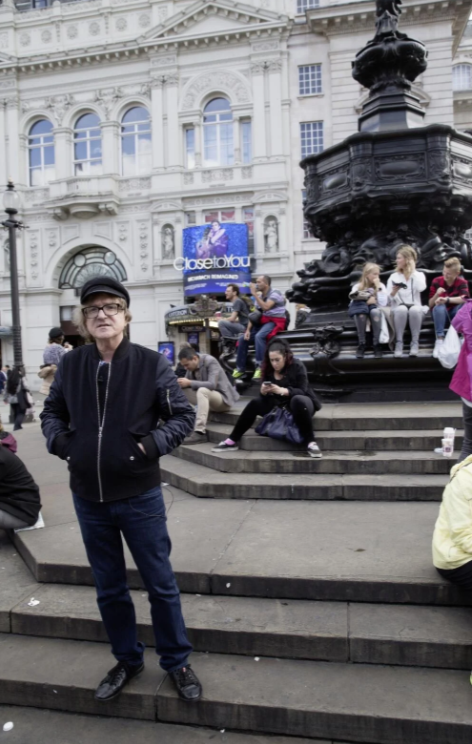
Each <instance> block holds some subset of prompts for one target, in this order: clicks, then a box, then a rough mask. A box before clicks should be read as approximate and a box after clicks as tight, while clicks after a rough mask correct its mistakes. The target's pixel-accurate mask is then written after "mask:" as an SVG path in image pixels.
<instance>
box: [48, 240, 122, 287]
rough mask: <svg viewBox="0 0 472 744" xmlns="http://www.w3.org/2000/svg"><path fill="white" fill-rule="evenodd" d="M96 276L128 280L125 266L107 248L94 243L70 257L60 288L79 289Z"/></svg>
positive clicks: (60, 280) (62, 274)
mask: <svg viewBox="0 0 472 744" xmlns="http://www.w3.org/2000/svg"><path fill="white" fill-rule="evenodd" d="M94 276H111V277H113V278H114V279H117V280H118V281H119V282H125V281H126V280H127V276H126V271H125V267H124V266H123V264H122V263H121V261H120V260H119V258H117V256H116V255H115V254H114V253H113V251H109V250H108V249H107V248H102V247H101V246H98V245H94V246H91V247H90V248H84V249H82V250H81V251H79V252H78V253H76V254H75V255H74V256H72V258H70V259H69V260H68V261H67V263H66V265H65V266H64V268H63V269H62V271H61V276H60V278H59V288H60V289H78V288H79V287H82V286H83V285H84V284H85V282H86V281H88V280H89V279H91V278H92V277H94Z"/></svg>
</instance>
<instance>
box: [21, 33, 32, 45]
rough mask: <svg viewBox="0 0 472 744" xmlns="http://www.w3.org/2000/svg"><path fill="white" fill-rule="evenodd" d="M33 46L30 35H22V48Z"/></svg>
mask: <svg viewBox="0 0 472 744" xmlns="http://www.w3.org/2000/svg"><path fill="white" fill-rule="evenodd" d="M30 44H31V36H30V35H29V34H20V46H24V47H25V46H29V45H30Z"/></svg>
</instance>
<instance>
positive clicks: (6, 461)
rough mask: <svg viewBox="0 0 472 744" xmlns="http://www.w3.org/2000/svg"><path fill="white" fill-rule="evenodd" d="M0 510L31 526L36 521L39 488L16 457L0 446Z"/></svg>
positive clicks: (39, 507) (39, 506)
mask: <svg viewBox="0 0 472 744" xmlns="http://www.w3.org/2000/svg"><path fill="white" fill-rule="evenodd" d="M0 509H1V510H2V511H4V512H7V514H11V515H12V516H13V517H17V518H18V519H22V520H23V521H24V522H26V524H28V525H33V524H35V522H37V521H38V514H39V510H40V509H41V501H40V497H39V488H38V486H37V485H36V483H35V482H34V480H33V478H32V476H31V475H30V473H28V471H27V470H26V467H25V465H24V464H23V463H22V461H21V460H20V458H19V457H18V456H17V455H14V454H13V453H12V452H10V451H9V450H8V449H7V448H6V447H4V446H3V445H1V444H0Z"/></svg>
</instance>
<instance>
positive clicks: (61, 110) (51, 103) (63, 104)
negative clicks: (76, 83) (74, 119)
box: [45, 93, 74, 126]
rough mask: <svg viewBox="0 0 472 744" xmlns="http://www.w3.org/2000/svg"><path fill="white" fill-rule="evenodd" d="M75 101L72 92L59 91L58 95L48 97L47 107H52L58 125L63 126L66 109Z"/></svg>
mask: <svg viewBox="0 0 472 744" xmlns="http://www.w3.org/2000/svg"><path fill="white" fill-rule="evenodd" d="M73 103H74V97H73V96H72V95H71V94H70V93H59V94H58V95H56V96H50V97H48V98H46V100H45V105H46V108H48V109H51V113H52V116H53V117H54V119H55V120H56V123H57V124H58V126H61V124H62V120H63V118H64V116H65V114H66V111H67V109H68V108H70V106H72V104H73Z"/></svg>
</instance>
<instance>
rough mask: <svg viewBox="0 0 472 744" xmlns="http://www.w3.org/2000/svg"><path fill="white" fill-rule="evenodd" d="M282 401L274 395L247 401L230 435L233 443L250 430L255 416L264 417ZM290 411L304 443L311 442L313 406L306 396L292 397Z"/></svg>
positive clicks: (312, 434) (312, 438)
mask: <svg viewBox="0 0 472 744" xmlns="http://www.w3.org/2000/svg"><path fill="white" fill-rule="evenodd" d="M282 400H283V399H282V398H281V397H280V396H276V395H259V397H258V398H253V399H252V400H250V401H249V403H248V404H247V406H246V408H245V409H244V411H243V412H242V414H241V415H240V417H239V418H238V421H237V423H236V426H235V427H234V429H233V431H232V432H231V434H230V439H232V440H233V442H239V440H240V439H241V437H242V436H243V434H245V433H246V432H247V430H248V429H250V428H251V426H252V425H253V423H254V421H255V420H256V417H257V416H265V415H266V413H269V412H270V411H272V409H273V408H275V407H276V406H278V405H280V403H281V401H282ZM290 411H291V413H292V416H293V420H294V421H295V423H296V425H297V426H298V428H299V429H300V434H301V435H302V437H303V440H304V442H306V444H308V443H309V442H313V440H314V438H315V433H314V430H313V414H314V412H315V406H314V405H313V401H312V400H311V398H309V397H308V395H294V396H293V398H290Z"/></svg>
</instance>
